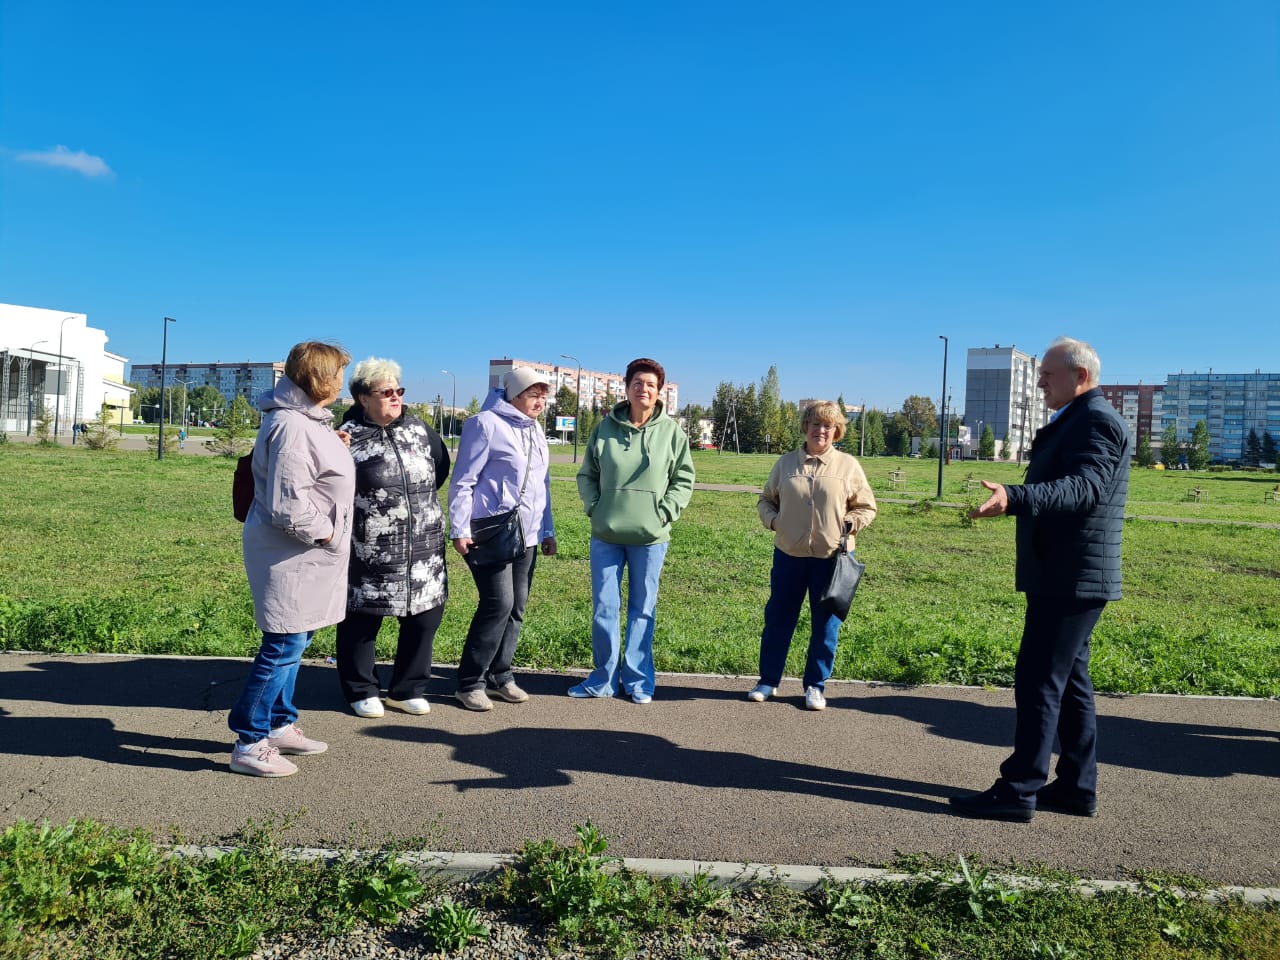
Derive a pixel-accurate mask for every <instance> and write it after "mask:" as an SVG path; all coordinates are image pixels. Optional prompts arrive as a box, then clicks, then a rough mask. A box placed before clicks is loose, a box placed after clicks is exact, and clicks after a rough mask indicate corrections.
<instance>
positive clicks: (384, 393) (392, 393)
mask: <svg viewBox="0 0 1280 960" xmlns="http://www.w3.org/2000/svg"><path fill="white" fill-rule="evenodd" d="M369 396H371V397H382V398H383V399H385V400H390V399H391V398H392V397H403V396H404V387H387V388H386V389H385V390H370V391H369Z"/></svg>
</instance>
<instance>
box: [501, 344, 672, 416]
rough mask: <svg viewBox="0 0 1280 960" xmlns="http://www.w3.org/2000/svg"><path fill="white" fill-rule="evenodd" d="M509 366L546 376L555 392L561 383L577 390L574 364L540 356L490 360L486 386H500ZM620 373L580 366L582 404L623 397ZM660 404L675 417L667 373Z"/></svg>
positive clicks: (600, 405)
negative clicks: (547, 360) (531, 358)
mask: <svg viewBox="0 0 1280 960" xmlns="http://www.w3.org/2000/svg"><path fill="white" fill-rule="evenodd" d="M512 367H531V368H532V369H534V370H536V371H538V373H540V374H542V375H543V376H545V377H546V378H547V382H548V383H549V384H551V392H552V393H553V394H555V393H558V392H559V391H560V388H561V387H568V388H569V389H570V390H572V391H573V392H574V393H575V394H576V393H577V392H578V366H577V364H559V363H547V362H545V361H543V360H520V359H518V358H512V357H503V358H502V359H501V360H490V361H489V389H491V390H492V389H493V388H494V387H497V386H500V385H501V384H502V378H503V377H504V376H505V375H506V374H507V373H508V371H510V370H511V368H512ZM624 375H625V374H621V373H611V372H607V371H604V370H588V369H587V368H586V367H583V368H582V402H583V405H584V406H599V407H601V408H603V406H604V403H605V400H606V399H607V398H608V397H612V398H613V401H614V403H617V402H619V401H621V400H625V399H626V396H627V388H626V386H625V384H624V383H623V379H622V378H623V376H624ZM661 399H662V406H663V409H664V410H665V411H666V412H667V414H668V415H670V416H672V417H674V416H675V415H676V412H677V411H678V410H679V409H680V405H679V401H680V386H679V384H677V383H676V382H675V381H674V380H672V379H670V374H668V378H667V382H666V385H665V386H663V388H662V397H661Z"/></svg>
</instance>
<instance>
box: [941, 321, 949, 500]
mask: <svg viewBox="0 0 1280 960" xmlns="http://www.w3.org/2000/svg"><path fill="white" fill-rule="evenodd" d="M938 339H939V340H941V341H942V400H941V401H940V402H941V403H942V426H941V427H940V428H939V430H938V499H939V500H941V499H942V459H943V449H944V448H945V447H946V445H947V348H948V347H949V346H950V345H951V343H950V341H949V340H947V338H946V337H944V336H943V335H942V334H938Z"/></svg>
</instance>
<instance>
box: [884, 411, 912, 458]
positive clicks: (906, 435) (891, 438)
mask: <svg viewBox="0 0 1280 960" xmlns="http://www.w3.org/2000/svg"><path fill="white" fill-rule="evenodd" d="M911 434H912V428H911V420H910V419H909V418H908V417H907V415H906V414H905V413H903V412H902V411H898V412H897V413H895V414H894V415H893V418H892V419H891V420H890V421H889V422H888V423H886V424H885V427H884V440H885V447H886V449H887V450H888V452H889V453H891V454H896V455H897V456H899V457H905V456H907V454H909V453H910V452H911Z"/></svg>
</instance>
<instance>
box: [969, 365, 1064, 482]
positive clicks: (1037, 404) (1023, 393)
mask: <svg viewBox="0 0 1280 960" xmlns="http://www.w3.org/2000/svg"><path fill="white" fill-rule="evenodd" d="M1039 377H1040V365H1039V362H1038V361H1037V359H1036V357H1034V356H1032V355H1031V354H1027V353H1023V352H1022V351H1021V350H1019V349H1018V348H1017V347H1012V346H1010V347H1002V346H1000V344H998V343H997V344H996V345H995V346H994V347H970V348H969V357H968V362H967V363H966V364H965V386H964V419H965V423H966V425H967V426H968V427H969V429H970V431H971V432H972V433H973V435H974V436H975V437H976V438H977V439H978V440H980V439H981V437H982V432H983V431H984V430H985V429H986V428H987V427H990V428H991V432H992V433H993V434H994V435H995V439H996V455H997V456H999V454H1000V450H1001V447H1000V441H1002V440H1004V439H1005V438H1008V444H1009V446H1008V451H1009V454H1008V456H1009V458H1010V459H1012V458H1014V457H1016V458H1017V459H1018V460H1023V459H1025V458H1026V456H1027V454H1028V453H1029V452H1030V450H1031V441H1032V440H1033V439H1034V438H1035V435H1036V431H1037V430H1039V429H1040V428H1041V427H1042V426H1044V425H1045V424H1046V423H1048V422H1049V412H1048V409H1047V408H1046V407H1045V405H1044V394H1043V393H1041V392H1040V391H1039V390H1038V389H1036V382H1037V380H1038V379H1039ZM975 442H976V441H975Z"/></svg>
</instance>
